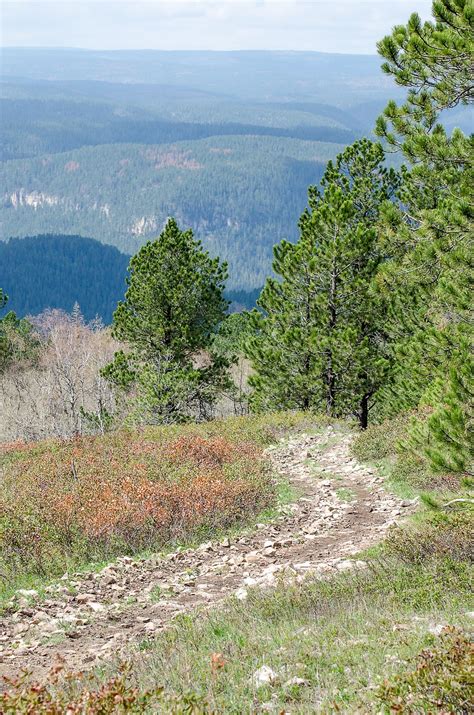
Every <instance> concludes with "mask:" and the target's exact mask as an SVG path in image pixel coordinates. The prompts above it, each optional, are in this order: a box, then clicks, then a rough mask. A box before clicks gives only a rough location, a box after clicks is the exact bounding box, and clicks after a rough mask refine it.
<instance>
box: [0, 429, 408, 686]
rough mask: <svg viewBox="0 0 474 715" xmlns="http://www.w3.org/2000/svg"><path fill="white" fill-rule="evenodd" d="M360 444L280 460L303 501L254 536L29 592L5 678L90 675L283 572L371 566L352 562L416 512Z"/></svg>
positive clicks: (296, 448) (0, 640) (309, 446)
mask: <svg viewBox="0 0 474 715" xmlns="http://www.w3.org/2000/svg"><path fill="white" fill-rule="evenodd" d="M350 440H351V435H350V434H347V433H345V432H343V431H339V430H338V428H333V427H328V428H327V429H326V430H324V432H322V433H318V434H314V435H313V434H304V435H298V436H295V437H293V438H291V439H289V440H288V439H287V440H285V441H284V442H282V443H280V444H279V445H277V446H276V447H274V448H272V449H271V450H269V454H270V456H271V459H272V462H273V464H274V467H275V469H276V470H277V471H278V472H279V473H280V474H282V475H284V476H285V477H287V478H288V480H289V481H290V482H291V484H292V485H293V487H294V488H295V489H296V490H297V492H298V494H299V498H298V500H297V502H296V503H294V504H291V505H286V506H285V507H282V510H281V513H280V515H279V516H278V517H277V518H276V519H275V520H274V521H273V522H272V523H270V524H265V525H264V524H258V525H257V527H256V528H255V530H254V531H253V532H252V533H251V534H248V535H245V536H241V537H236V538H235V539H232V540H228V539H226V540H224V541H222V542H221V543H218V542H212V543H211V542H209V543H206V544H201V545H200V546H199V547H198V548H197V549H195V550H187V551H177V552H174V553H172V554H169V555H168V556H166V557H165V558H164V559H163V558H158V557H151V558H148V559H146V560H142V561H138V562H136V561H134V560H133V559H131V558H119V559H117V560H116V561H115V562H114V563H112V564H109V565H108V566H107V567H106V568H105V569H103V570H102V571H101V572H99V573H90V574H81V575H77V574H75V575H71V576H70V577H69V576H67V575H65V576H64V577H63V578H62V579H61V580H60V581H59V582H58V584H57V585H54V586H51V587H49V588H48V598H47V600H42V601H39V600H37V599H36V598H35V593H34V592H33V593H31V592H18V596H17V600H16V603H17V610H16V611H15V612H12V613H11V614H9V615H7V616H6V617H5V618H4V619H3V621H2V622H1V623H0V664H1V665H0V675H7V676H10V677H11V676H15V675H17V674H18V673H19V672H20V671H21V670H22V669H27V670H28V671H31V672H32V674H33V676H34V677H35V678H39V679H41V677H43V676H45V675H46V673H47V672H48V671H49V669H50V668H51V667H52V666H53V665H55V664H56V663H57V662H58V661H59V662H62V663H63V664H64V665H65V667H66V668H68V669H71V670H81V669H86V668H90V667H91V666H95V665H97V664H99V663H100V662H101V661H103V660H107V659H108V658H109V657H110V656H112V655H113V656H117V654H118V653H121V652H123V653H125V652H126V650H127V648H129V647H130V645H133V644H134V643H137V642H140V640H143V639H145V638H147V637H148V638H149V637H150V636H152V635H153V634H154V633H156V632H158V631H159V630H160V629H162V628H165V627H166V625H167V624H169V622H170V621H171V620H172V619H173V617H175V616H176V615H177V614H178V613H181V612H183V611H188V610H190V609H192V608H194V607H196V606H203V605H204V606H211V605H213V604H215V603H217V602H218V601H220V600H222V599H223V598H226V597H228V596H230V595H231V594H235V596H236V597H237V598H239V599H241V600H242V601H244V600H245V598H246V596H247V589H248V587H250V586H255V585H259V586H263V587H271V586H272V585H273V584H274V583H275V581H276V580H277V578H279V577H280V576H281V574H282V573H283V574H284V575H285V576H286V577H288V578H293V579H296V580H297V581H298V580H302V579H303V578H305V577H306V576H307V575H308V574H314V575H322V574H330V573H335V572H337V571H341V570H349V569H353V568H363V567H364V566H365V564H364V562H362V561H357V560H354V559H349V557H350V556H351V555H353V554H355V553H357V552H358V551H360V550H361V549H364V548H366V547H367V546H369V545H371V544H374V543H377V542H378V541H380V540H381V539H382V537H383V534H384V532H385V531H386V530H387V529H388V527H389V526H390V525H391V524H393V523H394V522H395V521H397V520H399V519H400V517H402V516H403V515H405V514H407V513H408V512H410V511H412V510H413V509H414V504H413V503H412V502H410V501H404V500H400V499H398V498H396V497H394V496H392V495H389V494H387V493H386V492H385V491H384V490H383V488H382V486H381V483H382V479H381V478H380V477H378V476H377V475H376V474H375V473H374V471H373V470H371V469H369V468H367V467H363V466H361V465H360V464H358V463H357V462H356V461H355V460H354V459H353V458H352V457H351V454H350Z"/></svg>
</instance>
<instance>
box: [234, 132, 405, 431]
mask: <svg viewBox="0 0 474 715" xmlns="http://www.w3.org/2000/svg"><path fill="white" fill-rule="evenodd" d="M397 186H398V179H397V176H396V174H395V172H394V171H393V170H390V171H389V170H387V169H386V168H385V167H384V152H383V149H382V147H381V146H380V145H379V144H374V143H372V142H370V141H369V140H367V139H364V140H361V141H359V142H356V143H355V144H354V145H353V146H351V147H348V148H347V149H346V150H345V151H344V152H343V153H342V154H341V155H339V156H338V157H337V159H336V162H335V163H332V162H330V163H329V164H328V166H327V169H326V172H325V174H324V177H323V179H322V182H321V187H322V191H320V190H318V189H317V188H315V187H311V188H310V190H309V209H307V210H306V211H305V212H304V213H303V215H302V217H301V219H300V223H299V227H300V239H299V241H298V242H297V243H296V244H291V243H289V242H287V241H283V242H282V243H281V244H280V245H278V246H276V247H275V251H274V255H275V260H274V265H273V268H274V272H275V273H276V274H277V276H278V278H277V279H275V278H270V279H269V280H268V281H267V283H266V285H265V287H264V289H263V291H262V294H261V296H260V299H259V301H258V305H259V306H260V308H261V309H262V311H263V312H262V313H260V314H258V313H256V314H255V327H256V330H257V335H256V337H254V338H253V339H251V340H250V341H249V344H248V353H249V356H250V357H251V360H252V364H253V367H254V370H255V374H254V375H253V376H252V377H251V384H252V386H253V389H254V392H253V395H252V404H253V407H254V408H255V409H283V408H286V409H288V408H301V409H317V410H324V411H325V412H326V414H328V415H331V416H334V417H340V416H345V415H354V416H357V418H358V419H359V422H360V424H361V426H362V427H366V426H367V422H368V416H369V411H370V409H371V407H372V406H373V398H374V395H375V393H376V392H377V390H378V389H379V388H380V385H381V384H383V380H384V374H385V371H386V368H387V360H386V346H385V335H384V332H383V327H382V325H383V320H382V314H383V305H382V304H381V302H380V300H379V298H378V295H377V293H376V292H375V291H373V278H374V275H375V274H376V271H377V268H378V266H379V264H380V262H381V261H382V260H383V256H382V254H381V253H380V250H379V247H378V242H377V231H376V224H377V221H378V218H379V213H380V208H381V206H382V204H383V203H384V202H386V201H388V200H389V199H390V198H391V197H392V196H393V194H394V192H395V190H396V188H397Z"/></svg>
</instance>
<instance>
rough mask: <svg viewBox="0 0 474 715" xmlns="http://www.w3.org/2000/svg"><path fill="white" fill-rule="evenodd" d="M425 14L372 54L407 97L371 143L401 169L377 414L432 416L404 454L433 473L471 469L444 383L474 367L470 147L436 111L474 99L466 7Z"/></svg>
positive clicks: (458, 403) (384, 280) (387, 271)
mask: <svg viewBox="0 0 474 715" xmlns="http://www.w3.org/2000/svg"><path fill="white" fill-rule="evenodd" d="M433 14H434V19H435V22H426V23H421V21H420V19H419V18H418V16H417V15H412V17H411V18H410V20H409V22H408V24H407V26H406V27H403V26H400V27H396V28H395V29H394V31H393V33H392V35H391V36H389V37H386V38H385V39H384V40H382V41H381V42H380V43H379V46H378V47H379V52H380V54H381V55H382V56H383V57H384V58H385V60H386V62H385V64H384V65H383V68H384V70H385V71H386V72H388V73H389V74H391V75H393V76H394V77H395V79H396V81H397V82H398V83H399V84H401V85H403V86H406V87H408V89H409V91H408V97H407V100H406V102H405V103H404V104H403V105H401V106H397V105H396V104H395V102H391V103H389V105H388V106H387V108H386V109H385V111H384V114H383V116H382V117H380V118H379V120H378V122H377V133H378V134H379V135H380V136H382V137H384V138H385V140H386V141H387V142H388V144H389V145H391V146H392V147H394V148H400V149H401V150H402V152H403V154H404V156H405V158H406V160H407V162H408V168H407V169H406V170H405V171H404V173H403V178H404V181H403V186H402V188H401V191H400V199H401V202H400V205H399V206H398V207H396V206H392V207H390V210H388V211H386V212H385V231H384V240H385V246H386V251H387V253H388V254H390V255H391V258H392V260H391V261H389V262H387V263H386V264H385V265H384V267H383V270H382V271H381V274H380V276H379V285H381V286H385V290H386V294H387V296H388V297H389V301H388V302H389V308H388V315H389V321H388V324H387V329H388V331H389V333H390V335H391V337H392V339H393V344H394V352H393V356H394V360H393V364H394V370H393V371H392V374H391V380H390V382H389V385H388V387H387V388H386V390H385V395H384V400H383V408H382V409H383V410H384V411H385V413H386V414H393V413H396V412H397V411H399V410H400V409H401V408H413V407H417V406H418V405H423V406H425V407H427V408H428V409H429V411H431V415H432V416H431V417H430V418H429V420H428V423H427V424H425V425H424V426H420V425H419V424H417V425H415V427H414V431H413V440H412V444H417V445H418V448H419V449H422V450H424V451H425V453H426V454H428V456H429V457H430V459H431V460H432V463H433V465H434V466H436V465H438V466H439V465H440V464H442V463H444V464H445V465H448V464H450V465H451V467H452V469H458V468H459V469H460V465H461V462H463V463H464V465H465V468H466V469H468V467H467V466H466V465H467V461H468V460H467V459H466V458H465V457H463V458H462V459H461V460H456V459H454V457H453V444H454V442H453V437H452V435H454V434H457V435H458V437H459V432H460V430H462V429H464V430H465V432H464V436H463V437H462V438H461V437H459V439H458V438H456V439H457V444H458V448H459V450H460V453H461V452H463V450H464V452H463V453H464V455H465V447H461V444H464V445H466V444H467V443H468V441H469V431H470V430H472V416H471V417H468V416H467V413H466V410H465V408H466V403H465V402H463V400H464V399H465V398H466V396H467V394H468V392H467V381H468V378H467V375H466V374H464V382H463V384H464V385H465V389H461V388H460V385H459V384H458V385H456V384H455V382H453V380H455V378H454V375H455V373H457V372H459V370H461V366H463V368H462V369H463V370H464V369H465V368H466V366H467V365H468V364H472V363H470V362H469V360H470V359H471V360H472V349H473V330H472V328H473V313H472V293H473V283H474V280H473V279H474V271H473V238H474V227H473V215H474V212H473V205H472V187H473V186H474V175H473V156H474V153H473V144H474V140H473V137H472V136H470V137H468V136H465V135H464V134H463V132H461V130H459V129H454V131H453V132H452V134H451V135H448V134H447V132H446V130H445V129H444V127H443V125H442V123H441V122H442V118H443V117H442V112H443V111H444V110H446V109H449V108H453V107H455V106H456V105H458V104H471V103H472V102H473V100H474V82H473V77H474V8H473V5H472V2H470V1H466V0H438V1H436V2H434V4H433ZM469 356H471V358H469ZM471 415H472V413H471ZM461 416H462V418H461ZM449 420H452V424H451V428H449V426H448V422H449ZM471 436H472V435H471ZM455 441H456V440H455ZM443 454H444V457H443ZM471 459H472V452H471ZM443 460H444V462H443Z"/></svg>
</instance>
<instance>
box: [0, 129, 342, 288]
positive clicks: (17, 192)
mask: <svg viewBox="0 0 474 715" xmlns="http://www.w3.org/2000/svg"><path fill="white" fill-rule="evenodd" d="M340 149H341V146H340V145H338V144H332V143H324V142H312V141H303V140H298V139H286V138H281V137H263V136H262V137H254V136H242V137H235V136H225V137H212V138H210V139H201V140H197V141H193V142H178V143H174V144H166V145H139V144H115V145H105V146H97V147H85V148H83V149H78V150H75V151H72V152H67V153H63V154H53V155H50V156H46V157H38V158H33V159H23V160H15V161H7V162H5V163H4V165H3V167H2V169H1V171H0V196H2V206H1V210H0V218H1V220H2V224H3V232H4V236H5V237H6V236H12V237H15V236H25V235H30V236H32V235H36V234H43V233H58V234H80V235H83V236H92V237H94V238H97V239H99V240H100V241H101V242H103V243H109V244H111V245H114V246H115V247H117V248H119V249H120V250H121V251H123V252H125V253H134V252H135V251H136V250H137V248H138V247H139V246H140V245H142V244H143V243H144V242H145V241H146V240H147V239H148V238H151V237H155V236H156V235H158V233H159V232H160V230H161V229H162V227H163V225H164V223H165V221H166V219H167V218H168V217H169V216H175V217H176V218H177V220H178V222H179V223H180V224H181V226H182V227H183V228H186V227H188V226H190V227H192V228H193V229H194V230H195V233H196V235H197V236H198V237H199V238H201V239H202V240H203V242H204V246H205V247H206V248H207V249H209V250H210V251H211V253H213V254H219V255H220V256H221V257H222V258H223V259H225V260H227V261H228V262H229V265H230V280H229V287H230V288H234V287H239V288H242V287H245V288H255V287H258V286H260V285H262V284H263V282H264V279H265V277H266V275H267V274H268V272H269V270H270V264H271V256H272V247H273V245H274V244H275V243H277V242H278V241H279V240H281V239H282V238H284V237H289V238H295V237H296V225H297V220H298V217H299V216H300V214H301V212H302V210H303V208H304V206H305V205H306V194H307V187H308V185H309V184H315V183H317V182H318V181H319V179H320V177H321V175H322V172H323V170H324V165H325V163H326V162H327V160H328V159H330V158H333V157H334V156H335V155H336V154H337V153H338V151H340ZM276 206H278V207H279V208H278V210H276V209H275V207H276Z"/></svg>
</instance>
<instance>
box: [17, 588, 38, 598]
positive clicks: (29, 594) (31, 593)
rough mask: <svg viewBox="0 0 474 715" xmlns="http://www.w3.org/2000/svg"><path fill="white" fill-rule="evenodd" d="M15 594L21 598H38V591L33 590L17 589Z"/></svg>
mask: <svg viewBox="0 0 474 715" xmlns="http://www.w3.org/2000/svg"><path fill="white" fill-rule="evenodd" d="M17 594H18V595H19V596H22V597H23V598H38V591H35V589H34V588H19V589H18V591H17Z"/></svg>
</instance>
